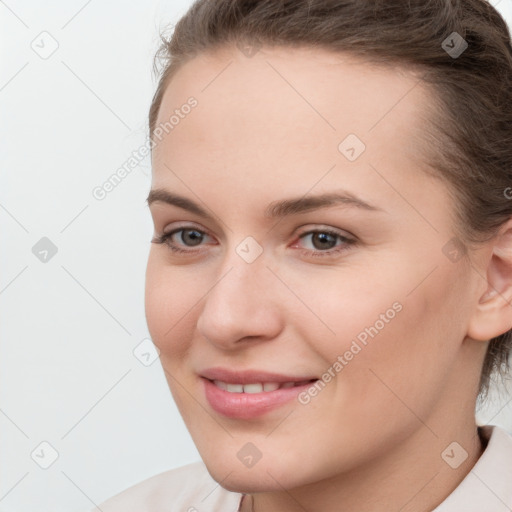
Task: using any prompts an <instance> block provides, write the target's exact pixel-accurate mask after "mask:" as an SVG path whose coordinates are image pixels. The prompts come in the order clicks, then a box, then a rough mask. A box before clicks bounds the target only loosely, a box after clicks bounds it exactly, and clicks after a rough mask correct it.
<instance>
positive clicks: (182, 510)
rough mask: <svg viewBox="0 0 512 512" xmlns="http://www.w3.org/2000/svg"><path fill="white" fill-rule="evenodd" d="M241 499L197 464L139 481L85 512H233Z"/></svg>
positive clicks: (200, 462)
mask: <svg viewBox="0 0 512 512" xmlns="http://www.w3.org/2000/svg"><path fill="white" fill-rule="evenodd" d="M241 497H242V495H241V494H239V493H234V492H230V491H227V490H226V489H224V488H223V487H221V486H220V485H219V484H218V483H217V482H216V481H215V480H214V479H213V478H212V477H211V476H210V474H209V473H208V470H207V469H206V466H205V465H204V463H203V462H202V461H199V462H194V463H192V464H187V465H186V466H181V467H179V468H175V469H171V470H169V471H165V472H163V473H159V474H158V475H155V476H152V477H150V478H148V479H146V480H143V481H142V482H139V483H138V484H136V485H134V486H132V487H129V488H128V489H126V490H125V491H122V492H121V493H119V494H117V495H115V496H113V497H112V498H110V499H108V500H107V501H105V502H104V503H101V504H99V505H97V506H96V507H95V508H94V509H91V510H90V511H89V512H98V511H100V510H101V511H102V512H173V511H179V512H199V511H200V512H217V511H222V512H236V511H237V510H238V506H239V503H240V499H241Z"/></svg>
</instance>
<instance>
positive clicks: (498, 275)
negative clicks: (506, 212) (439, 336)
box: [468, 219, 512, 341]
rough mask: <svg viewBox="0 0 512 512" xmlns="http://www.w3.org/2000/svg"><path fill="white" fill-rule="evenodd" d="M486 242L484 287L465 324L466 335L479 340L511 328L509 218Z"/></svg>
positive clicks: (511, 242) (511, 227)
mask: <svg viewBox="0 0 512 512" xmlns="http://www.w3.org/2000/svg"><path fill="white" fill-rule="evenodd" d="M488 243H489V244H490V245H491V248H492V252H491V257H490V260H489V261H488V263H487V268H484V269H483V270H484V272H485V273H486V279H487V288H486V290H485V292H484V293H483V294H482V295H481V296H480V297H479V301H478V303H477V304H476V306H475V310H474V312H473V314H472V316H471V319H470V323H469V326H468V336H469V337H470V338H472V339H475V340H481V341H488V340H490V339H492V338H495V337H496V336H499V335H500V334H503V333H505V332H507V331H508V330H510V329H512V305H511V301H512V219H509V220H508V221H507V222H506V223H505V224H504V225H503V226H502V227H501V229H500V230H499V232H498V234H497V235H496V236H495V237H494V238H493V239H492V241H490V242H488ZM482 275H484V274H482Z"/></svg>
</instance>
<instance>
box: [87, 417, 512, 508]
mask: <svg viewBox="0 0 512 512" xmlns="http://www.w3.org/2000/svg"><path fill="white" fill-rule="evenodd" d="M479 430H480V432H481V436H482V439H483V440H484V441H486V442H487V446H486V447H485V449H484V452H483V453H482V455H481V456H480V458H479V459H478V461H477V462H476V464H475V465H474V466H473V469H471V471H470V472H469V473H468V474H467V475H466V477H465V478H464V480H463V481H462V482H461V483H460V484H459V485H458V487H457V488H456V489H455V490H454V491H453V492H452V493H451V494H450V495H449V496H448V497H447V498H446V499H445V500H444V501H443V502H442V503H441V504H440V505H439V506H438V507H436V508H435V509H434V510H433V511H432V512H511V511H512V435H511V434H510V433H509V432H508V431H507V430H505V429H503V428H501V427H498V426H497V425H485V426H482V427H479ZM242 497H243V494H240V493H235V492H230V491H227V490H226V489H224V488H223V487H221V486H220V485H219V484H218V483H217V482H216V481H215V480H213V478H212V477H211V476H210V474H209V473H208V471H207V469H206V466H205V465H204V463H203V462H202V461H199V462H195V463H193V464H188V465H186V466H182V467H179V468H176V469H171V470H169V471H165V472H163V473H160V474H158V475H155V476H153V477H151V478H148V479H147V480H144V481H142V482H140V483H138V484H136V485H134V486H133V487H130V488H128V489H126V490H125V491H123V492H121V493H119V494H117V495H116V496H114V497H112V498H110V499H108V500H107V501H105V502H104V503H102V504H100V505H99V506H98V507H95V508H93V509H90V511H89V512H99V511H100V510H101V512H238V510H239V508H240V504H241V500H242Z"/></svg>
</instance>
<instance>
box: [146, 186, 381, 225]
mask: <svg viewBox="0 0 512 512" xmlns="http://www.w3.org/2000/svg"><path fill="white" fill-rule="evenodd" d="M147 202H148V205H151V204H152V203H155V202H160V203H166V204H169V205H173V206H177V207H178V208H182V209H184V210H188V211H189V212H191V213H195V214H196V215H199V216H200V217H203V218H205V219H210V220H214V218H213V216H212V215H210V214H209V213H208V212H207V211H206V210H205V209H203V208H202V207H201V206H199V205H198V204H197V203H195V202H194V201H192V200H190V199H188V198H186V197H183V196H180V195H178V194H175V193H172V192H169V191H168V190H165V189H161V188H158V189H153V190H151V191H150V192H149V195H148V198H147ZM339 205H344V206H348V207H352V208H359V209H362V210H367V211H375V212H385V210H383V209H382V208H379V207H378V206H375V205H372V204H369V203H367V202H366V201H363V200H362V199H360V198H359V197H357V196H355V195H354V194H352V193H351V192H347V191H339V192H332V193H326V194H321V195H315V196H307V197H306V196H305V197H297V198H292V199H282V200H278V201H273V202H272V203H270V204H269V205H268V206H267V207H266V209H265V212H264V216H265V217H266V218H269V219H277V218H283V217H286V216H290V215H297V214H300V213H306V212H309V211H312V210H317V209H320V208H328V207H330V206H339Z"/></svg>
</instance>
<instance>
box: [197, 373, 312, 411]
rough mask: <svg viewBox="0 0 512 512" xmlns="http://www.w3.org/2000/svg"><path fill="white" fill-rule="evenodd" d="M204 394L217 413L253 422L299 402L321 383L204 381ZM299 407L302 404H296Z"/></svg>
mask: <svg viewBox="0 0 512 512" xmlns="http://www.w3.org/2000/svg"><path fill="white" fill-rule="evenodd" d="M200 380H201V381H202V383H203V391H204V393H205V397H206V400H207V402H208V403H209V405H210V407H211V408H212V409H213V411H215V412H216V413H218V414H220V415H222V416H224V417H227V418H234V419H239V420H252V419H256V418H258V417H261V416H264V415H266V414H268V413H270V412H271V411H274V410H276V409H278V408H281V407H284V406H285V405H287V404H290V402H293V401H296V402H297V400H296V399H297V396H298V395H299V394H300V393H301V392H303V391H306V390H307V389H308V388H309V387H310V386H312V385H314V383H315V382H317V381H318V379H305V380H298V381H295V380H294V381H284V382H276V381H263V382H244V383H242V382H226V381H225V380H224V381H223V380H220V379H208V378H205V377H201V379H200ZM295 405H296V406H300V407H302V406H301V405H299V403H296V404H295Z"/></svg>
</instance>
